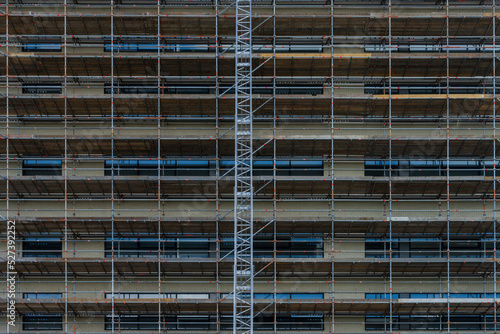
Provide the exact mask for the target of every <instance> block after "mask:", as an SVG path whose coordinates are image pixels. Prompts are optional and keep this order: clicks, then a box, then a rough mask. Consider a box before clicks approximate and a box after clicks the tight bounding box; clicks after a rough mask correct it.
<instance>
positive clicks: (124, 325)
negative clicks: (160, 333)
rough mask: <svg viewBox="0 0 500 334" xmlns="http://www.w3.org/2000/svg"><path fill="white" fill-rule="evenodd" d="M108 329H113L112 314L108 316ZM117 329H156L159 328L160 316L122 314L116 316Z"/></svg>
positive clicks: (106, 327) (115, 326)
mask: <svg viewBox="0 0 500 334" xmlns="http://www.w3.org/2000/svg"><path fill="white" fill-rule="evenodd" d="M104 328H105V329H106V330H111V329H113V324H112V318H111V316H109V315H107V316H106V324H105V326H104ZM114 329H115V330H156V329H158V317H157V316H147V315H122V316H118V315H117V316H115V317H114Z"/></svg>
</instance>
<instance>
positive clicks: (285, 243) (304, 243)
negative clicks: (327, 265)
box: [220, 238, 323, 258]
mask: <svg viewBox="0 0 500 334" xmlns="http://www.w3.org/2000/svg"><path fill="white" fill-rule="evenodd" d="M233 248H234V241H233V240H232V239H225V240H222V242H221V248H220V249H221V256H226V255H227V254H229V252H231V251H232V250H233ZM273 254H274V242H273V240H272V239H256V240H254V255H255V257H261V258H262V257H273ZM229 256H232V255H229ZM276 257H279V258H292V257H293V258H301V257H304V258H314V257H323V241H322V239H321V238H291V239H278V240H277V242H276Z"/></svg>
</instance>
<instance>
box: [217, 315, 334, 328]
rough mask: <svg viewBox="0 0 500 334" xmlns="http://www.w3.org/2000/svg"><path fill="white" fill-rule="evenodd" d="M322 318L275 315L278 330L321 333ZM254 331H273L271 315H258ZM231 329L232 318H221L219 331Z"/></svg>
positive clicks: (321, 316) (318, 316)
mask: <svg viewBox="0 0 500 334" xmlns="http://www.w3.org/2000/svg"><path fill="white" fill-rule="evenodd" d="M323 318H324V316H323V315H321V314H290V315H277V316H276V327H277V329H278V330H283V331H286V330H298V331H302V330H303V331H321V330H323V322H324V319H323ZM254 326H255V327H254V328H255V330H256V331H272V330H273V329H274V316H273V315H268V314H266V315H259V316H258V317H256V318H255V319H254ZM231 329H232V317H231V316H222V317H221V330H231Z"/></svg>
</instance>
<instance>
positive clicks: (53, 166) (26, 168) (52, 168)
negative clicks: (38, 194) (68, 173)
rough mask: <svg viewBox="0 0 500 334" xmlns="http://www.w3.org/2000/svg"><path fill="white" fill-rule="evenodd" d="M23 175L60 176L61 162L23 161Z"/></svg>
mask: <svg viewBox="0 0 500 334" xmlns="http://www.w3.org/2000/svg"><path fill="white" fill-rule="evenodd" d="M23 175H25V176H30V175H62V161H61V160H24V161H23Z"/></svg>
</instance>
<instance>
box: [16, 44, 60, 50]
mask: <svg viewBox="0 0 500 334" xmlns="http://www.w3.org/2000/svg"><path fill="white" fill-rule="evenodd" d="M22 50H23V51H24V52H28V51H37V52H57V51H61V50H62V45H61V44H58V43H26V44H23V48H22Z"/></svg>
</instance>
